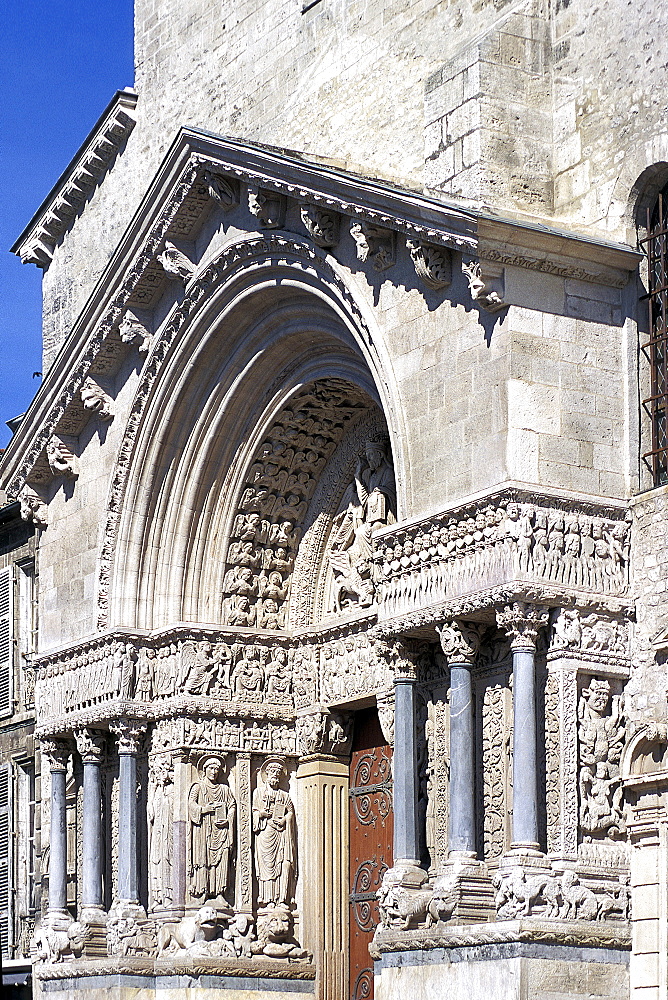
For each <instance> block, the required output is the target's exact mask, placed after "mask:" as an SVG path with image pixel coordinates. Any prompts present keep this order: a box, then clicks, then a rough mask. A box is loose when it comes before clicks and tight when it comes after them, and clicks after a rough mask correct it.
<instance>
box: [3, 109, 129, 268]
mask: <svg viewBox="0 0 668 1000" xmlns="http://www.w3.org/2000/svg"><path fill="white" fill-rule="evenodd" d="M136 104H137V95H136V94H135V93H134V92H133V91H131V90H118V91H117V92H116V93H115V94H114V96H113V98H112V99H111V101H110V103H109V104H108V106H107V107H106V108H105V110H104V111H103V113H102V115H101V116H100V118H99V119H98V121H97V122H96V123H95V125H94V126H93V128H92V130H91V131H90V133H89V134H88V136H87V138H86V139H85V140H84V142H83V145H82V146H81V147H80V148H79V150H78V152H77V153H76V155H75V156H74V159H73V160H72V161H71V162H70V163H69V165H68V166H67V167H66V168H65V170H64V171H63V173H62V174H61V175H60V177H59V178H58V180H57V181H56V183H55V185H54V187H53V188H52V189H51V191H49V193H48V195H47V196H46V198H45V199H44V201H43V202H42V204H41V205H40V206H39V208H38V209H37V211H36V213H35V214H34V215H33V217H32V219H31V220H30V222H29V223H28V225H27V226H26V228H25V229H24V230H23V232H22V233H21V235H20V236H19V238H18V239H17V240H16V242H15V243H14V245H13V247H12V248H11V252H12V253H15V254H16V255H17V256H18V257H20V258H21V261H22V262H23V263H24V264H36V265H37V266H38V267H43V268H46V267H48V266H49V264H50V263H51V260H52V258H53V253H54V250H55V248H56V247H57V246H58V244H59V243H60V241H61V240H62V238H63V236H64V235H65V233H66V232H67V231H68V229H69V228H70V227H71V225H72V224H73V222H74V220H75V218H76V216H77V214H78V213H79V211H80V209H81V207H82V205H83V204H84V202H85V200H86V198H87V196H88V194H89V193H90V191H92V189H93V188H94V187H95V185H96V184H99V182H100V180H101V179H102V177H103V176H104V175H105V174H106V172H107V171H108V170H109V167H110V166H111V164H112V162H113V160H114V158H115V156H116V154H117V152H118V150H119V147H120V146H121V144H122V143H123V142H124V141H125V139H127V137H128V136H129V134H130V132H132V129H133V128H134V127H135V124H136V119H135V116H134V109H135V106H136Z"/></svg>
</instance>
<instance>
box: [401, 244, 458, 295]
mask: <svg viewBox="0 0 668 1000" xmlns="http://www.w3.org/2000/svg"><path fill="white" fill-rule="evenodd" d="M406 246H407V247H408V251H409V253H410V255H411V259H412V261H413V265H414V267H415V273H416V274H417V276H418V278H419V279H420V280H421V281H423V282H424V283H425V285H426V286H427V288H433V289H439V288H446V287H447V286H448V285H449V284H450V282H451V281H452V258H451V255H450V251H449V250H448V249H447V248H446V247H439V246H436V245H435V244H434V243H423V242H422V240H406Z"/></svg>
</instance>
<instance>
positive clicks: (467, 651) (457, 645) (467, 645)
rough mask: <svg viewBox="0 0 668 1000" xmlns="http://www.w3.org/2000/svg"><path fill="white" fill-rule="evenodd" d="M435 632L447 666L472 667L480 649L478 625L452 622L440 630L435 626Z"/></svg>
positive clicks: (479, 629) (480, 629)
mask: <svg viewBox="0 0 668 1000" xmlns="http://www.w3.org/2000/svg"><path fill="white" fill-rule="evenodd" d="M436 631H437V632H438V637H439V639H440V640H441V649H442V650H443V654H444V656H445V657H446V659H447V661H448V666H450V667H451V666H453V665H455V664H456V665H457V666H466V667H471V666H473V663H474V662H475V658H476V656H477V655H478V650H479V649H480V638H481V632H482V628H481V626H480V625H478V624H476V623H475V622H463V621H452V622H446V623H445V624H444V625H442V626H441V627H440V628H439V627H438V625H437V626H436Z"/></svg>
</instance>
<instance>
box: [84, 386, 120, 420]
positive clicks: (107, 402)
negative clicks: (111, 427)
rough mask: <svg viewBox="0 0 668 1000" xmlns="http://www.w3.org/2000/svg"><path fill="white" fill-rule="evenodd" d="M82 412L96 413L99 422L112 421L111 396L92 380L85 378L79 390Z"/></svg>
mask: <svg viewBox="0 0 668 1000" xmlns="http://www.w3.org/2000/svg"><path fill="white" fill-rule="evenodd" d="M80 395H81V402H82V403H83V408H84V410H88V411H90V412H91V413H97V415H98V417H99V418H100V420H105V421H107V420H112V419H113V416H114V412H113V409H112V406H113V401H112V398H111V396H110V395H109V394H108V393H106V392H105V391H104V389H103V388H102V387H101V386H100V385H98V383H97V382H95V381H94V379H92V378H87V379H86V381H85V382H84V384H83V385H82V386H81V389H80Z"/></svg>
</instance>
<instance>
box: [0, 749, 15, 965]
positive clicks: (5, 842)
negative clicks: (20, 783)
mask: <svg viewBox="0 0 668 1000" xmlns="http://www.w3.org/2000/svg"><path fill="white" fill-rule="evenodd" d="M11 788H12V786H11V765H10V764H2V765H0V948H1V950H2V957H3V958H9V957H10V955H9V945H10V930H11V925H10V917H11V910H10V904H11V898H12V897H11V882H12V852H11V844H12V834H11V805H12V801H11Z"/></svg>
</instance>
